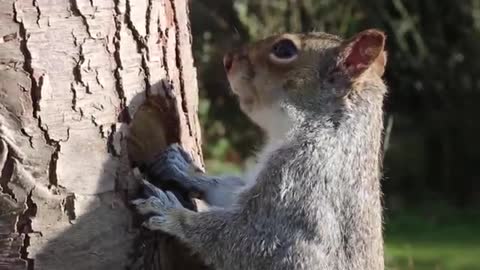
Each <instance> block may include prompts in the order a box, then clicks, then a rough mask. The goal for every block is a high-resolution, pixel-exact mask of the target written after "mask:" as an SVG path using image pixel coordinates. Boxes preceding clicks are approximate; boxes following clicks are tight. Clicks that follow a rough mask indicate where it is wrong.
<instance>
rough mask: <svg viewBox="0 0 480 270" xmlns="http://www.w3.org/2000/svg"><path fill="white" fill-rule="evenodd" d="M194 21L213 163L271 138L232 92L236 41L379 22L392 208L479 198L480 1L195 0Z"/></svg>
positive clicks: (236, 158) (341, 30) (231, 162)
mask: <svg viewBox="0 0 480 270" xmlns="http://www.w3.org/2000/svg"><path fill="white" fill-rule="evenodd" d="M191 22H192V31H193V35H194V38H193V41H194V54H195V59H196V65H197V67H198V71H199V80H200V84H199V85H200V89H201V92H200V93H201V104H200V117H201V121H202V126H203V128H204V131H203V137H204V139H205V143H204V147H205V149H204V151H205V156H206V159H207V164H211V166H212V167H211V169H213V170H217V171H218V170H222V169H221V168H225V166H229V168H233V167H237V168H239V167H242V166H243V161H244V160H245V158H246V157H247V156H249V155H250V154H252V153H253V152H254V150H255V149H256V148H257V147H258V145H260V144H261V142H262V139H261V133H260V132H259V131H258V129H257V128H256V127H254V126H253V125H252V124H251V123H250V122H249V121H248V120H247V119H246V117H245V116H244V115H243V114H242V113H241V112H240V111H239V109H238V106H237V104H236V101H235V99H234V97H233V96H232V95H231V94H230V91H229V87H228V84H227V80H226V78H225V75H224V71H223V67H222V61H221V59H222V56H223V54H224V53H225V52H226V51H227V50H228V49H229V48H232V47H235V46H236V45H237V44H238V43H244V42H248V41H250V40H255V39H258V38H261V37H264V36H268V35H271V34H272V33H278V32H284V31H311V30H315V31H326V32H331V33H335V34H338V35H341V36H345V37H347V36H349V35H352V34H353V33H355V32H358V31H361V30H364V29H366V28H372V27H375V28H380V29H382V30H384V31H385V32H386V33H387V37H388V40H387V47H388V48H387V49H388V53H389V57H388V65H387V71H386V76H385V77H386V80H387V82H388V84H389V86H390V91H389V95H388V98H387V101H386V104H385V109H386V112H387V117H388V119H390V121H391V124H392V129H391V132H390V135H389V137H390V139H389V144H388V151H387V152H386V155H385V165H384V171H385V180H384V182H383V186H384V192H385V200H386V205H387V206H388V207H390V208H393V209H397V208H403V207H408V206H409V205H410V206H411V205H415V204H417V203H420V202H428V201H446V202H448V203H450V204H454V205H457V206H468V205H470V206H471V205H477V206H478V205H479V202H480V181H479V180H480V170H479V169H478V166H479V161H480V144H479V143H478V139H477V137H478V136H479V134H480V124H479V120H478V119H477V118H478V117H479V116H480V1H476V0H464V1H434V0H422V1H418V0H391V1H383V0H372V1H353V0H336V1H334V0H282V1H271V0H237V1H234V0H222V1H218V0H192V1H191ZM219 161H222V162H221V163H220V162H219Z"/></svg>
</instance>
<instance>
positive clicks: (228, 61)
mask: <svg viewBox="0 0 480 270" xmlns="http://www.w3.org/2000/svg"><path fill="white" fill-rule="evenodd" d="M232 64H233V54H232V53H231V52H228V53H226V54H225V55H224V56H223V67H224V68H225V70H226V71H227V73H228V72H229V71H230V69H231V68H232Z"/></svg>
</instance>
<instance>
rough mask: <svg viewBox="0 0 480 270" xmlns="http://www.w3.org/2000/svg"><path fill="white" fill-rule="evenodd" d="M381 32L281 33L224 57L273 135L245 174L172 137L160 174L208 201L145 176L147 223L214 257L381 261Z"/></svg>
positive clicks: (380, 264) (216, 261) (330, 264)
mask: <svg viewBox="0 0 480 270" xmlns="http://www.w3.org/2000/svg"><path fill="white" fill-rule="evenodd" d="M385 39H386V37H385V35H384V33H383V32H382V31H380V30H376V29H369V30H365V31H363V32H360V33H357V34H356V35H354V36H353V37H351V38H349V39H346V40H344V39H342V38H340V37H338V36H336V35H332V34H327V33H320V32H312V33H297V34H294V33H285V34H280V35H275V36H271V37H268V38H265V39H263V40H260V41H258V42H255V43H252V44H250V45H246V46H243V47H241V48H240V49H237V50H233V51H231V52H229V53H227V54H226V55H225V56H224V61H223V62H224V67H225V70H226V73H227V77H228V80H229V82H230V85H231V88H232V91H233V93H234V94H235V95H236V96H237V97H238V100H239V104H240V107H241V109H242V111H243V112H244V113H245V114H246V115H248V116H249V118H251V119H252V120H253V122H255V123H256V124H258V125H259V126H260V127H261V128H263V129H264V130H265V132H266V134H267V137H268V143H267V144H266V146H265V147H264V149H263V150H262V151H261V153H260V154H259V157H258V162H257V164H256V166H255V167H254V169H253V170H251V171H249V172H247V173H246V174H245V177H244V178H236V177H234V178H228V177H227V178H221V177H210V176H207V175H206V174H203V173H202V172H200V171H199V170H198V169H197V168H196V167H195V166H194V165H192V161H191V159H190V157H189V155H188V154H187V153H186V152H185V151H184V150H183V149H181V147H179V146H178V145H171V146H170V147H169V148H168V149H167V150H166V151H165V152H164V153H163V154H162V156H161V158H160V159H159V160H157V161H156V162H154V163H153V164H151V166H150V168H149V172H150V174H149V179H150V180H151V181H152V182H154V183H155V182H162V181H167V179H168V181H173V182H175V183H176V184H178V185H180V186H182V187H183V188H185V189H187V190H190V191H194V192H198V193H199V194H201V195H202V196H203V198H204V200H205V201H206V202H207V203H208V204H209V205H210V207H209V208H208V209H207V210H206V211H203V212H194V211H191V210H188V209H186V208H184V207H183V206H182V204H181V203H180V202H179V201H178V200H177V198H176V197H175V196H174V195H173V194H172V193H171V192H169V191H166V192H164V191H162V190H160V189H158V188H156V187H155V186H154V185H152V184H151V183H149V182H147V181H144V186H145V188H144V189H145V191H146V194H147V195H148V198H146V199H136V200H134V201H132V203H133V204H134V206H135V207H136V209H137V211H139V212H140V213H141V214H143V215H147V214H148V215H149V218H148V219H147V221H145V223H144V225H145V226H146V227H147V228H149V229H150V230H159V231H163V232H165V233H167V234H170V235H173V236H175V237H178V239H179V240H181V241H182V242H184V243H185V244H186V245H187V246H188V247H190V248H191V249H192V250H193V251H194V252H196V253H198V254H199V255H200V256H201V257H202V258H203V259H204V260H205V262H206V263H208V264H210V265H211V266H213V268H214V269H225V270H227V269H228V270H235V269H242V270H249V269H252V270H253V269H265V270H268V269H272V270H273V269H275V270H284V269H285V270H286V269H289V270H293V269H305V270H310V269H336V270H340V269H345V270H347V269H348V270H367V269H368V270H379V269H383V268H384V259H383V239H382V205H381V191H380V178H381V155H382V153H381V147H380V146H381V138H382V130H383V122H382V121H383V100H384V96H385V94H386V92H387V87H386V85H385V83H384V81H383V79H382V75H383V73H384V69H385V65H386V60H387V55H386V52H385V48H384V47H385Z"/></svg>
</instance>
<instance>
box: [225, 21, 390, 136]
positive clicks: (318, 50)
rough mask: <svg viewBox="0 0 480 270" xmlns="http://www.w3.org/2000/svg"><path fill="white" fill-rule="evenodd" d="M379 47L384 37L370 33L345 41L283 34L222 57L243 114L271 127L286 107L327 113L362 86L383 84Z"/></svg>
mask: <svg viewBox="0 0 480 270" xmlns="http://www.w3.org/2000/svg"><path fill="white" fill-rule="evenodd" d="M384 45H385V35H384V34H383V33H382V32H381V31H378V30H373V29H372V30H366V31H363V32H360V33H358V34H356V35H355V36H354V37H352V38H350V39H348V40H343V39H341V38H340V37H337V36H334V35H330V34H326V33H306V34H290V33H286V34H281V35H275V36H271V37H268V38H266V39H263V40H260V41H258V42H255V43H253V44H249V45H246V46H243V47H241V48H239V49H237V50H234V51H231V52H229V53H227V54H226V55H225V56H224V66H225V70H226V72H227V76H228V79H229V81H230V85H231V88H232V90H233V92H234V93H235V94H236V95H237V96H238V98H239V102H240V106H241V108H242V110H243V111H244V112H245V113H246V114H247V115H248V116H249V117H250V118H251V119H252V120H253V121H254V122H256V123H257V124H259V125H260V126H261V127H264V128H266V129H272V128H273V129H275V128H278V127H272V125H274V126H278V123H276V120H275V119H274V118H275V117H276V119H279V121H282V119H283V121H284V120H285V119H288V116H289V115H288V112H286V111H288V110H289V109H286V108H287V107H291V108H293V110H294V111H295V113H298V112H300V113H309V112H311V113H316V114H317V113H330V112H334V111H338V110H339V109H341V108H338V106H342V104H345V99H348V98H349V96H352V95H349V93H351V92H355V91H357V90H358V91H360V90H361V88H362V87H363V86H362V85H364V84H365V83H373V84H378V85H380V86H383V82H382V80H381V76H382V75H383V72H384V67H385V63H386V53H385V52H384ZM384 88H385V87H384V86H383V87H379V89H384ZM380 94H382V95H383V93H380ZM287 122H288V121H284V123H285V125H288V123H287ZM280 128H283V127H280ZM270 131H273V130H270Z"/></svg>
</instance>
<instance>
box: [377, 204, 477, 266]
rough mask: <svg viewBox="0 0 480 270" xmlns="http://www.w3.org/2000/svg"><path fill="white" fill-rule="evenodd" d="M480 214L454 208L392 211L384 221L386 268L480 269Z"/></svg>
mask: <svg viewBox="0 0 480 270" xmlns="http://www.w3.org/2000/svg"><path fill="white" fill-rule="evenodd" d="M432 211H433V210H432ZM423 212H425V211H423ZM435 212H439V209H436V210H435ZM479 218H480V217H479V216H478V215H475V214H474V213H472V212H465V211H461V212H460V211H454V210H452V209H448V210H445V211H443V212H440V214H437V215H432V214H431V213H430V214H429V215H428V216H426V215H424V214H423V215H422V214H420V213H419V211H410V212H406V211H405V212H403V213H400V214H396V215H393V216H392V217H391V218H389V219H387V222H386V225H385V228H386V235H385V243H386V256H385V258H386V263H387V266H388V267H387V269H390V270H480V222H479Z"/></svg>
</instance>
